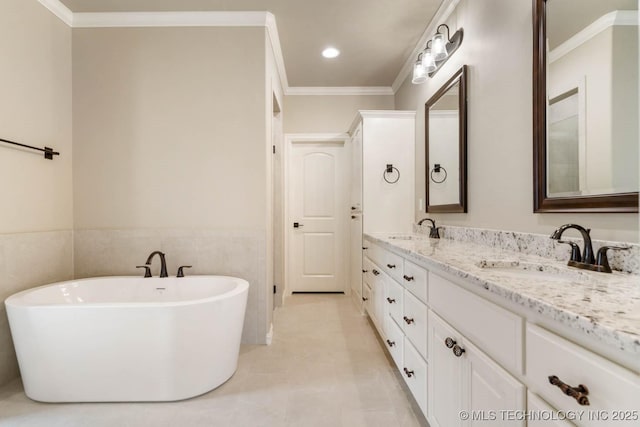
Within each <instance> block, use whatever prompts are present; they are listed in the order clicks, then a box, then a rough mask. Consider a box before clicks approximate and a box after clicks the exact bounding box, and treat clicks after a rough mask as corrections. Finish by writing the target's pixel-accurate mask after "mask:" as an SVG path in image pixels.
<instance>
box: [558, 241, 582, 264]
mask: <svg viewBox="0 0 640 427" xmlns="http://www.w3.org/2000/svg"><path fill="white" fill-rule="evenodd" d="M558 243H564V244H566V245H571V261H576V262H581V261H582V257H581V256H580V247H579V246H578V245H577V244H576V243H574V242H568V241H566V240H558Z"/></svg>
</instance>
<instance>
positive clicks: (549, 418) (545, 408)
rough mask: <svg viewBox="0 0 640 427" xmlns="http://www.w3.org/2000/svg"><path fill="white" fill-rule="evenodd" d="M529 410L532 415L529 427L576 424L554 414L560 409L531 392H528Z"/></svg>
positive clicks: (563, 426) (566, 426) (559, 426)
mask: <svg viewBox="0 0 640 427" xmlns="http://www.w3.org/2000/svg"><path fill="white" fill-rule="evenodd" d="M527 412H528V413H530V414H531V415H532V416H531V417H530V418H529V422H528V423H527V427H571V426H573V425H574V424H572V423H570V422H569V421H566V420H561V419H558V418H559V417H554V416H553V414H555V413H557V412H558V411H556V410H555V409H553V408H552V407H551V406H549V405H548V404H547V402H545V401H544V400H542V399H540V397H538V396H537V395H535V394H533V393H531V392H527Z"/></svg>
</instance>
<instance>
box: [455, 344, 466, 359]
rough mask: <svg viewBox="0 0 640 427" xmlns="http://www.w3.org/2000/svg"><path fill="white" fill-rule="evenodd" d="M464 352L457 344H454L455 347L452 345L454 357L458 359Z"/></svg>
mask: <svg viewBox="0 0 640 427" xmlns="http://www.w3.org/2000/svg"><path fill="white" fill-rule="evenodd" d="M465 351H466V350H465V349H464V348H462V347H460V346H459V345H458V344H456V345H454V346H453V354H454V355H455V356H456V357H460V356H462V353H464V352H465Z"/></svg>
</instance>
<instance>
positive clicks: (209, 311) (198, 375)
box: [5, 276, 249, 402]
mask: <svg viewBox="0 0 640 427" xmlns="http://www.w3.org/2000/svg"><path fill="white" fill-rule="evenodd" d="M248 289H249V284H248V283H247V282H246V281H245V280H242V279H237V278H233V277H223V276H191V277H185V278H175V277H168V278H146V279H143V278H138V277H103V278H95V279H84V280H73V281H68V282H60V283H54V284H51V285H46V286H41V287H38V288H33V289H29V290H26V291H23V292H20V293H17V294H15V295H13V296H11V297H9V298H8V299H7V300H6V301H5V305H6V307H7V314H8V317H9V324H10V327H11V335H12V337H13V342H14V344H15V348H16V354H17V356H18V363H19V365H20V372H21V374H22V381H23V383H24V389H25V393H26V394H27V396H29V397H30V398H31V399H33V400H37V401H41V402H124V401H171V400H181V399H187V398H189V397H193V396H197V395H200V394H203V393H206V392H207V391H210V390H212V389H214V388H216V387H217V386H219V385H220V384H222V383H224V382H225V381H226V380H228V379H229V378H230V377H231V376H232V375H233V373H234V372H235V370H236V368H237V365H238V354H239V349H240V337H241V335H242V326H243V321H244V313H245V308H246V302H247V294H248Z"/></svg>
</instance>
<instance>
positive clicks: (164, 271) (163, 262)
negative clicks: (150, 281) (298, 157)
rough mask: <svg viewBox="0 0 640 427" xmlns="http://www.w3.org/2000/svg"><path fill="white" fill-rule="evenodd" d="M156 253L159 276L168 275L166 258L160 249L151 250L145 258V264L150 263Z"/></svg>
mask: <svg viewBox="0 0 640 427" xmlns="http://www.w3.org/2000/svg"><path fill="white" fill-rule="evenodd" d="M156 255H160V277H169V274H167V260H166V259H165V257H164V254H163V253H162V252H160V251H154V252H151V255H149V257H148V258H147V262H146V263H145V264H146V265H151V261H152V260H153V257H154V256H156Z"/></svg>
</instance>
